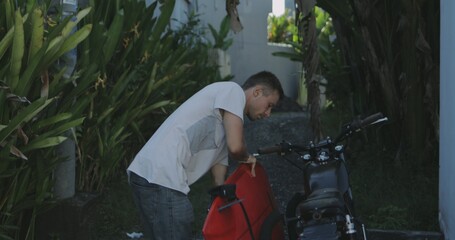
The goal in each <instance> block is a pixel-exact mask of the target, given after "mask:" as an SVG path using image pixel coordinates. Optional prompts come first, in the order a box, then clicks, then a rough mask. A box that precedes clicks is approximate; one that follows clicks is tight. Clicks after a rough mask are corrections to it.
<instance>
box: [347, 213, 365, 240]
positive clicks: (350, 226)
mask: <svg viewBox="0 0 455 240" xmlns="http://www.w3.org/2000/svg"><path fill="white" fill-rule="evenodd" d="M356 234H357V230H356V229H355V224H354V221H353V219H352V218H351V216H350V215H349V214H346V236H348V239H349V240H355V239H356ZM362 235H363V238H362V240H367V235H366V233H365V224H363V223H362Z"/></svg>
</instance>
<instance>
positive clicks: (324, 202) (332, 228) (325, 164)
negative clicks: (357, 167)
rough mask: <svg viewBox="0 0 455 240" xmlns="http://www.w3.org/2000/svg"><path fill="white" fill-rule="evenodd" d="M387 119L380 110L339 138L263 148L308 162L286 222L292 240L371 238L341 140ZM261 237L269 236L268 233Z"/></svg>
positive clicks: (354, 123)
mask: <svg viewBox="0 0 455 240" xmlns="http://www.w3.org/2000/svg"><path fill="white" fill-rule="evenodd" d="M386 120H387V118H385V117H383V116H382V114H380V113H377V114H374V115H371V116H369V117H367V118H365V119H363V120H360V119H356V120H354V121H352V122H350V123H348V124H346V125H345V126H344V127H343V129H342V132H341V133H340V135H339V136H338V137H336V138H335V139H331V138H327V139H325V140H323V141H321V142H319V143H317V144H314V143H312V142H310V143H309V144H308V145H293V144H291V143H287V142H282V143H280V144H279V145H277V146H274V147H268V148H261V149H259V151H258V153H259V154H269V153H279V154H281V155H283V156H284V155H287V154H289V153H297V156H298V157H297V160H298V161H303V162H304V166H303V168H301V170H302V172H303V189H304V191H303V192H298V193H295V195H294V196H293V198H292V199H291V200H290V201H289V202H288V204H287V208H286V214H285V224H286V225H287V228H288V237H289V239H290V240H295V239H298V240H304V239H312V240H354V239H356V240H360V239H361V240H366V239H367V237H366V232H365V227H364V225H363V224H362V223H361V222H360V221H359V220H358V219H357V218H356V217H355V213H354V207H353V205H354V204H353V197H352V193H351V188H350V181H349V174H348V169H347V165H346V160H345V158H344V154H343V152H344V146H343V145H342V144H340V142H342V141H343V140H345V139H346V138H348V137H349V136H351V135H352V134H353V133H354V132H358V131H360V130H362V129H363V128H364V127H366V126H369V125H373V124H375V123H378V122H383V121H386ZM271 221H272V220H269V221H268V222H271ZM261 236H264V238H262V239H268V238H267V237H266V234H263V235H261Z"/></svg>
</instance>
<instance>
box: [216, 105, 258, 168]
mask: <svg viewBox="0 0 455 240" xmlns="http://www.w3.org/2000/svg"><path fill="white" fill-rule="evenodd" d="M221 114H222V116H223V125H224V132H225V134H226V143H227V147H228V152H229V155H230V156H231V157H232V158H234V159H235V160H237V161H242V162H246V163H251V164H252V166H251V173H252V174H253V176H255V175H256V174H255V171H254V167H255V166H256V158H255V157H253V156H252V155H250V154H249V153H248V150H247V148H246V144H245V138H244V136H243V122H242V119H241V118H240V117H239V116H237V115H235V114H233V113H230V112H228V111H224V110H221Z"/></svg>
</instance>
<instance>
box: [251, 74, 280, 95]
mask: <svg viewBox="0 0 455 240" xmlns="http://www.w3.org/2000/svg"><path fill="white" fill-rule="evenodd" d="M256 85H263V86H265V87H266V88H269V89H270V90H276V91H278V94H279V95H280V99H282V98H283V96H284V93H283V88H282V87H281V83H280V80H278V78H277V77H276V76H275V74H273V73H271V72H267V71H262V72H258V73H256V74H254V75H252V76H250V77H249V78H248V79H247V80H246V81H245V82H244V83H243V85H242V88H243V90H247V89H249V88H252V87H254V86H256Z"/></svg>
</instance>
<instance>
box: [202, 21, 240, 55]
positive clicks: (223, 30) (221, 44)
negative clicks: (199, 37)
mask: <svg viewBox="0 0 455 240" xmlns="http://www.w3.org/2000/svg"><path fill="white" fill-rule="evenodd" d="M208 26H209V29H210V32H211V33H212V37H213V39H214V44H213V48H218V49H221V50H223V51H226V50H227V49H228V48H229V47H230V46H231V45H232V43H233V42H234V40H233V39H232V38H229V39H226V38H227V36H228V34H229V30H230V22H229V16H226V17H224V18H223V20H222V21H221V23H220V29H219V32H217V30H216V29H215V28H214V27H213V26H212V25H211V24H210V23H209V24H208Z"/></svg>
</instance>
